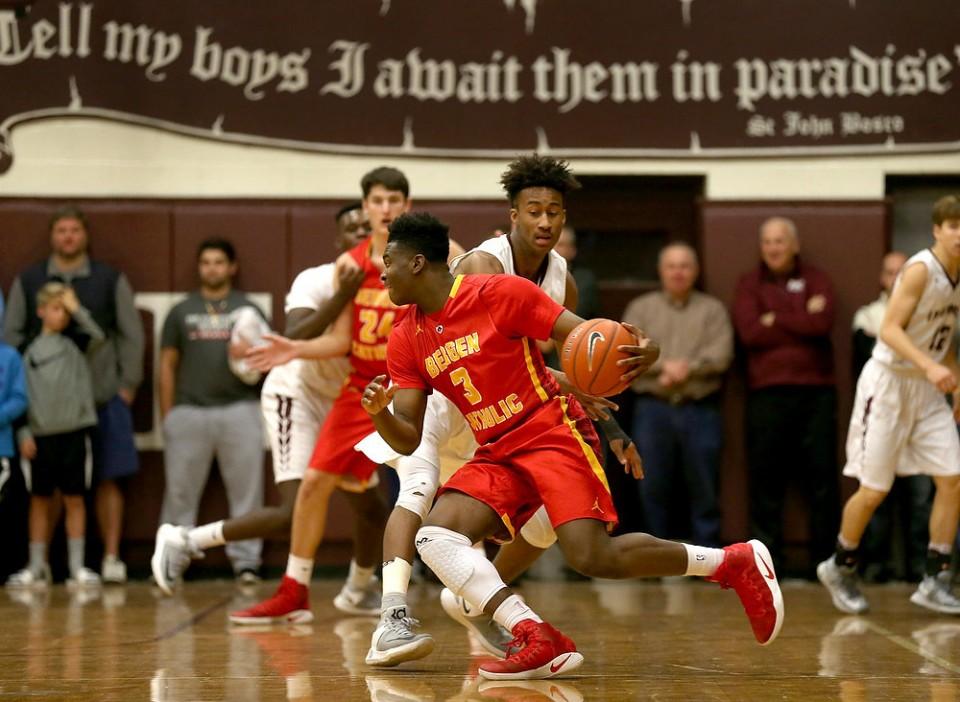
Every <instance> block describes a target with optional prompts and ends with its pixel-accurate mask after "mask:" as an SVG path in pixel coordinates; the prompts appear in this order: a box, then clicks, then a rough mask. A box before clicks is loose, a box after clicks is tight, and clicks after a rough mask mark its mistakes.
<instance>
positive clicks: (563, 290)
mask: <svg viewBox="0 0 960 702" xmlns="http://www.w3.org/2000/svg"><path fill="white" fill-rule="evenodd" d="M473 251H483V252H484V253H487V254H490V255H491V256H493V257H494V258H496V259H497V260H498V261H500V264H501V265H502V266H503V272H504V273H508V274H509V275H516V274H517V271H516V269H515V268H514V267H513V250H512V249H511V248H510V237H508V236H495V237H492V238H490V239H487V240H486V241H483V242H481V243H480V244H478V245H477V246H475V247H474V248H472V249H471V250H470V251H467V253H465V254H463V255H461V256H457V257H456V258H455V259H453V261H451V262H450V267H451V268H454V267H455V266H456V265H457V264H458V263H459V262H460V259H462V258H463V257H464V256H466V255H467V254H469V253H472V252H473ZM540 287H541V288H542V289H543V291H544V292H545V293H547V295H549V296H550V298H551V299H553V301H554V302H557V303H559V304H561V305H562V304H563V302H564V300H565V299H566V297H567V260H566V259H565V258H564V257H563V256H561V255H560V254H558V253H557V252H556V251H554V250H552V249H551V250H550V253H548V254H547V272H546V274H545V275H544V276H543V280H541V281H540Z"/></svg>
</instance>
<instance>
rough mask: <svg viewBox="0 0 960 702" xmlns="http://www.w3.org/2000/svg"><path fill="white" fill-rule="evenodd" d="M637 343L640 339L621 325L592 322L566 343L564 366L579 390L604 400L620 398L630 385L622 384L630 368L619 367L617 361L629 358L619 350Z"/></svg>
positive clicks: (598, 320) (573, 333)
mask: <svg viewBox="0 0 960 702" xmlns="http://www.w3.org/2000/svg"><path fill="white" fill-rule="evenodd" d="M637 343H638V340H637V338H636V337H635V336H634V335H633V334H631V333H630V332H629V331H627V330H626V329H625V328H624V327H623V325H621V324H620V323H619V322H615V321H613V320H612V319H588V320H587V321H586V322H583V323H582V324H579V325H578V326H577V327H576V328H575V329H574V330H573V331H572V332H570V335H569V336H568V337H567V340H566V341H564V342H563V349H562V350H561V351H560V366H561V368H562V369H563V372H564V373H566V374H567V378H568V379H569V380H570V382H571V383H572V384H573V386H574V387H575V388H577V390H580V391H581V392H584V393H586V394H588V395H599V396H600V397H609V396H611V395H616V394H618V393H621V392H623V391H624V390H625V389H626V388H627V385H629V383H625V382H623V381H622V380H620V376H621V375H623V374H624V373H625V372H627V368H624V367H623V366H618V365H617V361H619V360H620V359H621V358H627V357H628V355H627V354H625V353H623V352H622V351H618V350H617V347H618V346H621V345H623V344H627V345H635V344H637Z"/></svg>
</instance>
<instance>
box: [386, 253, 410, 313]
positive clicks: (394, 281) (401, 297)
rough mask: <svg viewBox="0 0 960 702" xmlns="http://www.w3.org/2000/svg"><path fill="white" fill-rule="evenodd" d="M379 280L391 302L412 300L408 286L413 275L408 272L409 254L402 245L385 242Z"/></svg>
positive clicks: (407, 302) (397, 303) (407, 303)
mask: <svg viewBox="0 0 960 702" xmlns="http://www.w3.org/2000/svg"><path fill="white" fill-rule="evenodd" d="M380 280H381V281H383V284H384V286H385V287H386V288H387V292H388V293H389V294H390V301H391V302H393V304H395V305H409V304H410V303H411V302H413V300H411V299H410V295H409V290H410V286H411V284H412V283H413V275H412V274H411V273H410V255H409V253H408V252H407V251H405V250H404V249H403V247H399V246H395V245H394V244H392V243H390V244H387V248H386V249H384V251H383V273H381V274H380Z"/></svg>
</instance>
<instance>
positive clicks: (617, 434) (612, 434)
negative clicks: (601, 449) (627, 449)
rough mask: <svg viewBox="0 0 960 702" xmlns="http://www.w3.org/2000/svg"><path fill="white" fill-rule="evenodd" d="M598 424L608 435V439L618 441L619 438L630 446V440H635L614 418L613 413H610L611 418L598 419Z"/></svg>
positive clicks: (625, 444) (604, 433) (605, 434)
mask: <svg viewBox="0 0 960 702" xmlns="http://www.w3.org/2000/svg"><path fill="white" fill-rule="evenodd" d="M597 425H598V426H599V427H600V429H601V431H603V435H604V436H605V437H607V441H608V442H611V441H617V440H618V439H620V440H622V441H623V445H624V446H629V445H630V442H631V441H633V439H631V438H630V437H629V436H628V435H627V433H626V432H624V431H623V429H621V428H620V425H619V424H618V423H617V420H616V419H614V417H613V415H612V414H611V415H610V418H609V419H598V420H597Z"/></svg>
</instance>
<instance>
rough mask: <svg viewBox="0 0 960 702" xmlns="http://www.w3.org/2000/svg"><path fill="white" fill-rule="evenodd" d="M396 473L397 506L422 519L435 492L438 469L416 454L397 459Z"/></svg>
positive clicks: (438, 478) (438, 475) (431, 502)
mask: <svg viewBox="0 0 960 702" xmlns="http://www.w3.org/2000/svg"><path fill="white" fill-rule="evenodd" d="M397 475H398V476H399V477H400V494H399V495H398V496H397V507H403V508H404V509H405V510H407V511H408V512H413V513H414V514H416V515H417V516H419V517H420V521H423V520H424V519H426V518H427V514H428V513H429V512H430V507H431V505H433V497H434V495H436V494H437V485H438V484H439V481H440V471H439V469H438V468H437V467H436V466H434V465H432V464H431V463H430V462H429V461H425V460H424V459H422V458H418V457H417V456H403V457H402V458H400V460H399V461H397Z"/></svg>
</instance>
